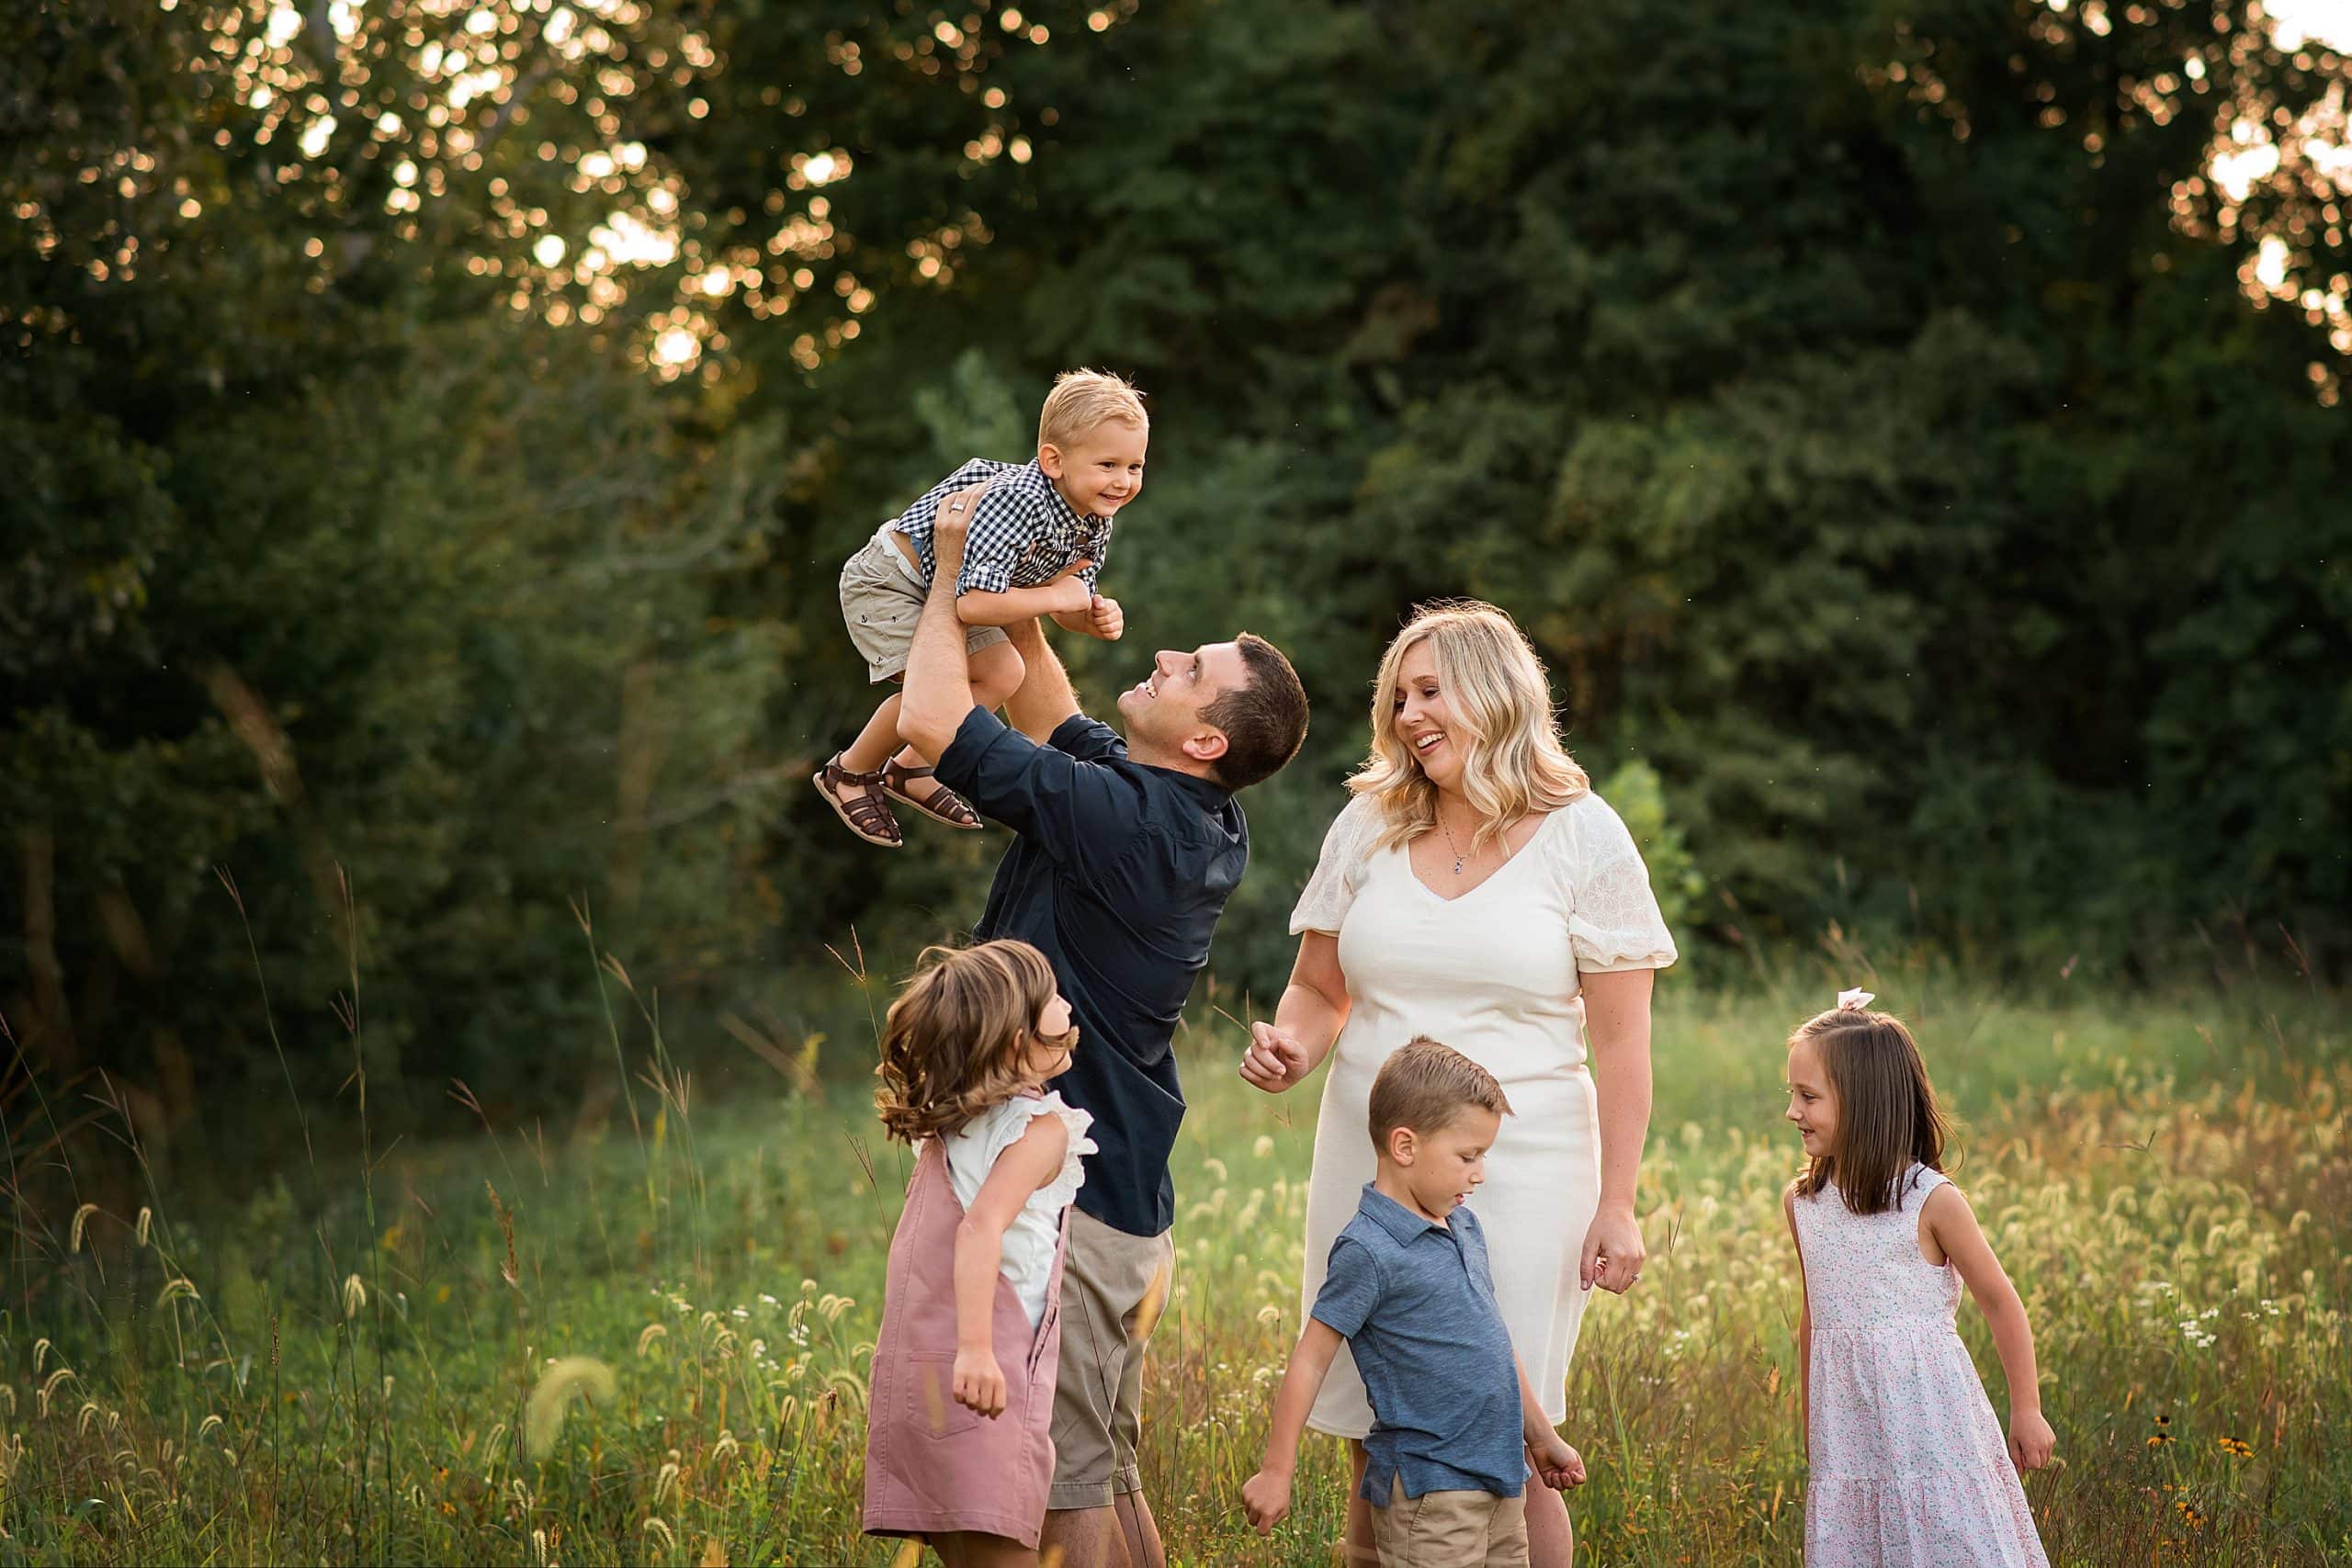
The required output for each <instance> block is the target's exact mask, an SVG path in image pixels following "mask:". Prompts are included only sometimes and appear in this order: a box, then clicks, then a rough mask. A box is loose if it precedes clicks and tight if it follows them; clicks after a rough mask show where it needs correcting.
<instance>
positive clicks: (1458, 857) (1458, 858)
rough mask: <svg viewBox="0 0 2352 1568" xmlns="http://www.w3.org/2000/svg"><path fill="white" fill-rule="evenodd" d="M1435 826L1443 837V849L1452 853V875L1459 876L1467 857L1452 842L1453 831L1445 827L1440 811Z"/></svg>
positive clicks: (1443, 816) (1443, 817)
mask: <svg viewBox="0 0 2352 1568" xmlns="http://www.w3.org/2000/svg"><path fill="white" fill-rule="evenodd" d="M1437 825H1438V829H1439V830H1440V831H1441V832H1442V833H1444V835H1445V847H1446V848H1448V849H1450V850H1452V851H1453V874H1454V875H1456V876H1459V875H1461V874H1462V863H1463V862H1464V860H1466V859H1468V858H1469V857H1468V856H1466V855H1464V853H1463V852H1462V846H1461V845H1460V844H1457V843H1455V842H1454V841H1453V829H1451V828H1449V827H1447V826H1446V823H1445V813H1444V812H1442V811H1440V812H1439V813H1437Z"/></svg>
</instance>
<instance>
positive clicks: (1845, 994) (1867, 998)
mask: <svg viewBox="0 0 2352 1568" xmlns="http://www.w3.org/2000/svg"><path fill="white" fill-rule="evenodd" d="M1876 1000H1878V997H1877V995H1876V993H1874V992H1871V991H1865V990H1862V989H1860V987H1856V988H1855V989H1853V990H1850V991H1840V992H1838V1011H1839V1012H1861V1011H1864V1010H1867V1009H1868V1008H1869V1007H1870V1005H1871V1003H1872V1002H1874V1001H1876Z"/></svg>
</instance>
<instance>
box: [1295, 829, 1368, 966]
mask: <svg viewBox="0 0 2352 1568" xmlns="http://www.w3.org/2000/svg"><path fill="white" fill-rule="evenodd" d="M1379 812H1380V807H1378V805H1376V804H1375V803H1374V801H1373V799H1372V797H1371V796H1370V795H1357V796H1356V797H1355V798H1354V799H1353V800H1351V801H1349V802H1348V804H1347V805H1346V806H1345V807H1341V809H1340V814H1339V816H1337V817H1335V818H1332V819H1331V826H1330V828H1329V829H1328V830H1326V831H1325V833H1324V835H1323V854H1322V858H1321V859H1319V860H1317V862H1316V863H1315V874H1314V875H1313V876H1310V877H1308V878H1307V879H1306V892H1304V893H1301V894H1300V895H1299V896H1298V905H1297V907H1296V908H1294V909H1292V910H1291V912H1290V934H1291V935H1293V936H1297V935H1299V934H1301V933H1302V932H1306V931H1323V932H1326V933H1328V934H1329V935H1332V936H1337V935H1339V933H1340V921H1341V920H1344V919H1347V915H1348V906H1349V905H1351V904H1353V903H1354V902H1355V899H1356V889H1357V888H1358V887H1360V886H1363V868H1364V863H1365V862H1366V861H1368V860H1369V859H1371V857H1372V846H1373V841H1374V840H1375V839H1377V838H1378V837H1379V836H1380V826H1379V825H1380V816H1379Z"/></svg>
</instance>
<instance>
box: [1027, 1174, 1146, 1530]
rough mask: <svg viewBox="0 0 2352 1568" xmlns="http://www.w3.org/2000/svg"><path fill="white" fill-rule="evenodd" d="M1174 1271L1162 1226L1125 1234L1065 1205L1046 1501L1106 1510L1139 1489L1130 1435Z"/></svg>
mask: <svg viewBox="0 0 2352 1568" xmlns="http://www.w3.org/2000/svg"><path fill="white" fill-rule="evenodd" d="M1175 1277H1176V1244H1175V1243H1174V1242H1173V1241H1171V1240H1170V1239H1169V1235H1168V1233H1167V1232H1166V1231H1162V1232H1160V1233H1159V1235H1128V1234H1127V1233H1126V1232H1125V1231H1122V1230H1114V1229H1113V1228H1112V1227H1110V1226H1109V1225H1106V1224H1103V1222H1102V1221H1101V1220H1098V1219H1096V1218H1095V1217H1094V1216H1093V1215H1091V1214H1090V1213H1086V1211H1084V1210H1083V1209H1072V1210H1071V1211H1070V1216H1069V1250H1068V1251H1067V1252H1066V1253H1064V1254H1063V1257H1062V1354H1061V1367H1060V1371H1059V1376H1058V1378H1057V1381H1056V1382H1055V1385H1054V1486H1053V1491H1052V1492H1051V1493H1049V1494H1048V1495H1047V1497H1046V1506H1047V1507H1049V1508H1107V1507H1109V1506H1111V1504H1112V1502H1113V1500H1114V1499H1115V1498H1117V1497H1119V1496H1121V1495H1125V1494H1126V1493H1130V1492H1140V1491H1142V1490H1143V1472H1142V1471H1140V1470H1138V1469H1137V1468H1136V1439H1137V1438H1140V1437H1141V1436H1142V1435H1143V1362H1144V1347H1145V1346H1146V1345H1147V1344H1148V1343H1149V1342H1150V1339H1151V1330H1152V1326H1153V1325H1155V1324H1157V1323H1158V1322H1159V1314H1160V1310H1161V1309H1162V1308H1164V1307H1165V1306H1166V1305H1167V1304H1168V1289H1169V1286H1170V1284H1172V1283H1173V1282H1174V1280H1175Z"/></svg>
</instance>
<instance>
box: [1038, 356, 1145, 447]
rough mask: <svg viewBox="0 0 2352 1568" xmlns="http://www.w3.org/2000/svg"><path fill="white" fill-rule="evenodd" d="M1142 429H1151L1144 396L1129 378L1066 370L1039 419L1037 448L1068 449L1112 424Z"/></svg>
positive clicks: (1058, 380) (1056, 379)
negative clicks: (1088, 435) (1097, 426)
mask: <svg viewBox="0 0 2352 1568" xmlns="http://www.w3.org/2000/svg"><path fill="white" fill-rule="evenodd" d="M1114 419H1115V420H1117V421H1118V422H1119V423H1122V424H1131V425H1135V426H1137V427H1138V428H1140V429H1145V430H1148V429H1150V428H1151V416H1150V415H1149V414H1148V413H1146V412H1143V394H1142V393H1141V392H1138V391H1136V389H1135V388H1134V387H1133V386H1131V385H1129V384H1128V382H1127V381H1126V380H1125V378H1123V377H1119V376H1114V375H1113V374H1112V373H1111V372H1109V371H1108V370H1065V371H1063V372H1062V373H1061V374H1060V375H1058V376H1057V377H1055V378H1054V389H1053V390H1052V391H1050V392H1048V393H1046V406H1045V409H1044V411H1043V412H1040V413H1039V414H1038V415H1037V445H1038V446H1054V447H1061V448H1067V447H1069V446H1070V444H1071V443H1072V442H1075V441H1079V440H1081V439H1083V438H1084V437H1085V436H1086V435H1087V434H1089V433H1090V432H1091V431H1092V430H1093V429H1094V427H1095V426H1096V425H1098V424H1102V423H1105V422H1106V421H1109V420H1114Z"/></svg>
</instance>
